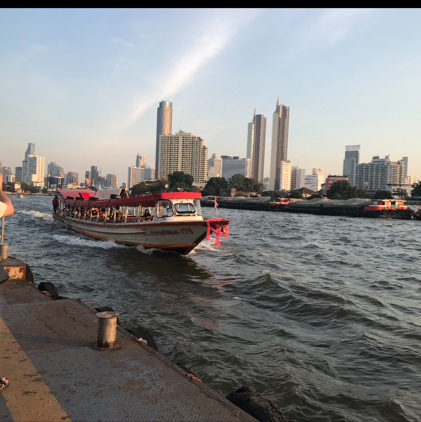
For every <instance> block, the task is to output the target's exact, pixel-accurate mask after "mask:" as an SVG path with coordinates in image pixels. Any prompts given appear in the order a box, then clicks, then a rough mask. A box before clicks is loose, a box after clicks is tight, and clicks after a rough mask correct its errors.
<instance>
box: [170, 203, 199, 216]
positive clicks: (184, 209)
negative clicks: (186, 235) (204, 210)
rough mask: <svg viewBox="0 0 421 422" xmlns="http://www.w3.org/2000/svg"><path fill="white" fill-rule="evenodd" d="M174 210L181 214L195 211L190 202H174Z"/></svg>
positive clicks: (190, 213) (189, 213)
mask: <svg viewBox="0 0 421 422" xmlns="http://www.w3.org/2000/svg"><path fill="white" fill-rule="evenodd" d="M174 208H175V212H176V213H177V214H181V215H192V214H195V213H196V209H195V208H194V205H193V204H192V203H190V202H177V203H176V204H174Z"/></svg>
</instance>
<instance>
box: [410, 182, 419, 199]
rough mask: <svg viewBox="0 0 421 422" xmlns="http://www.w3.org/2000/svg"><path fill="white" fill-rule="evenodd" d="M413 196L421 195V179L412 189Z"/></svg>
mask: <svg viewBox="0 0 421 422" xmlns="http://www.w3.org/2000/svg"><path fill="white" fill-rule="evenodd" d="M411 195H412V196H421V181H420V182H418V184H417V185H416V186H415V187H414V189H412V192H411Z"/></svg>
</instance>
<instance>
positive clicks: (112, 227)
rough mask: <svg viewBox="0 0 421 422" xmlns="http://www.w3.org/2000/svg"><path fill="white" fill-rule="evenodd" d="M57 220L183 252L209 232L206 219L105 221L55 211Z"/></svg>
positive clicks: (76, 228)
mask: <svg viewBox="0 0 421 422" xmlns="http://www.w3.org/2000/svg"><path fill="white" fill-rule="evenodd" d="M53 217H54V221H55V222H56V223H57V224H59V225H60V226H62V227H65V228H69V229H72V230H74V231H76V232H78V233H82V234H84V235H87V236H90V237H93V238H96V239H101V240H113V241H115V242H116V243H121V244H125V245H133V246H139V245H141V246H143V247H145V248H146V249H149V248H156V249H165V250H171V251H176V252H178V253H180V254H182V255H187V254H188V253H189V252H191V251H192V250H193V249H194V248H195V247H196V246H197V245H198V244H199V243H200V242H201V241H202V240H203V239H204V238H205V236H206V231H207V223H206V221H204V220H193V221H191V220H190V221H185V222H183V221H176V222H175V221H172V222H162V221H159V222H156V221H149V222H142V223H139V222H136V223H124V222H122V223H109V222H107V223H104V222H91V221H87V220H79V219H77V218H76V219H74V218H71V217H63V216H60V215H57V214H53Z"/></svg>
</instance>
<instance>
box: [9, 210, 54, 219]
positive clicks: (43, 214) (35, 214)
mask: <svg viewBox="0 0 421 422" xmlns="http://www.w3.org/2000/svg"><path fill="white" fill-rule="evenodd" d="M17 213H18V214H25V215H30V216H31V217H32V218H44V219H46V220H51V221H52V220H53V216H52V215H51V214H49V213H46V212H40V211H35V210H31V211H25V210H22V211H18V212H17Z"/></svg>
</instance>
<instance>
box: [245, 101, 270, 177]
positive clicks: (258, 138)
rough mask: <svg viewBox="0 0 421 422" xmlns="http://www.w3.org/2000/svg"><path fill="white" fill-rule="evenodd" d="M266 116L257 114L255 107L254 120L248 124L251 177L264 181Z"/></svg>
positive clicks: (248, 154) (248, 156) (248, 155)
mask: <svg viewBox="0 0 421 422" xmlns="http://www.w3.org/2000/svg"><path fill="white" fill-rule="evenodd" d="M265 141H266V117H265V116H263V114H257V115H256V109H254V115H253V121H252V122H250V123H249V124H248V134H247V158H250V166H251V178H252V179H255V180H257V181H258V182H260V183H263V171H264V166H265Z"/></svg>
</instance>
